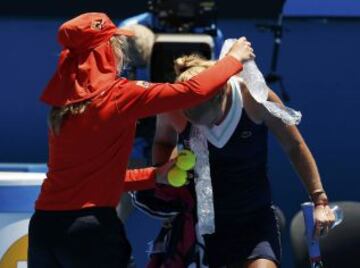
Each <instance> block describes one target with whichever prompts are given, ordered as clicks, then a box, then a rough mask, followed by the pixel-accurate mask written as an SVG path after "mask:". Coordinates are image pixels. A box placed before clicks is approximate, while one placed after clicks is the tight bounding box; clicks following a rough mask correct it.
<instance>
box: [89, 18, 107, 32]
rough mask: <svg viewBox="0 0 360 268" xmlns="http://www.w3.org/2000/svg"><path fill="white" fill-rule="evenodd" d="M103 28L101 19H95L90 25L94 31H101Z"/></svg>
mask: <svg viewBox="0 0 360 268" xmlns="http://www.w3.org/2000/svg"><path fill="white" fill-rule="evenodd" d="M103 27H104V21H103V20H102V19H97V20H94V21H93V22H92V23H91V29H93V30H96V31H101V30H102V29H103Z"/></svg>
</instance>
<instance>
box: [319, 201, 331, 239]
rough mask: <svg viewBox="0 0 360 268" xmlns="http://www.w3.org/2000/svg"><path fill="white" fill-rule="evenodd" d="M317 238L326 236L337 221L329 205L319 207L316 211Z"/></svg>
mask: <svg viewBox="0 0 360 268" xmlns="http://www.w3.org/2000/svg"><path fill="white" fill-rule="evenodd" d="M314 221H315V230H314V231H315V234H314V235H315V238H317V239H319V238H320V236H325V235H327V233H328V232H329V230H330V229H331V226H332V224H333V223H334V221H335V215H334V212H333V211H332V210H331V208H330V207H329V206H328V205H317V206H316V207H315V209H314Z"/></svg>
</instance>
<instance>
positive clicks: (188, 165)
mask: <svg viewBox="0 0 360 268" xmlns="http://www.w3.org/2000/svg"><path fill="white" fill-rule="evenodd" d="M195 164H196V156H195V154H194V153H193V152H192V151H190V150H182V151H180V152H179V155H178V157H177V159H176V166H177V167H178V168H180V169H183V170H190V169H193V168H194V167H195Z"/></svg>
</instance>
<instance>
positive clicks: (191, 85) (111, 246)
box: [28, 13, 254, 268]
mask: <svg viewBox="0 0 360 268" xmlns="http://www.w3.org/2000/svg"><path fill="white" fill-rule="evenodd" d="M130 35H132V33H131V32H129V31H126V30H122V29H117V27H116V26H115V25H114V24H113V23H112V22H111V20H110V19H109V18H108V17H107V16H106V15H105V14H103V13H86V14H82V15H80V16H78V17H76V18H74V19H72V20H70V21H67V22H65V23H64V24H63V25H62V26H61V27H60V29H59V32H58V38H59V42H60V44H61V45H62V46H63V50H62V52H61V55H60V59H59V62H58V66H57V70H56V72H55V75H54V76H53V78H52V79H51V80H50V82H49V84H48V86H47V87H46V89H45V91H44V93H43V95H42V97H41V100H42V101H43V102H45V103H46V104H48V105H50V106H52V109H51V112H50V116H49V129H50V130H49V161H48V166H49V172H48V173H47V178H46V179H45V180H44V183H43V185H42V188H41V193H40V195H39V197H38V200H37V201H36V204H35V208H36V211H35V213H34V215H33V217H32V219H31V221H30V226H29V260H28V263H29V267H30V268H42V267H46V268H49V267H74V268H75V267H76V268H79V267H87V268H90V267H107V268H112V267H126V265H127V262H128V260H129V257H130V252H131V247H130V244H129V242H128V240H127V238H126V235H125V232H124V229H123V225H122V223H121V221H120V220H119V219H118V217H117V216H116V211H115V207H116V205H117V203H118V201H119V199H120V197H121V194H122V193H123V192H124V191H129V190H141V189H147V188H152V187H153V186H154V185H155V183H156V182H162V180H164V179H162V178H163V177H164V176H161V175H162V174H163V173H165V171H166V170H167V166H165V167H162V168H158V169H157V168H146V169H139V170H127V164H128V159H129V155H130V152H131V147H132V143H133V137H134V133H135V128H136V121H137V120H138V119H139V118H143V117H147V116H151V115H155V114H158V113H164V112H169V111H172V110H178V109H184V108H188V107H191V106H194V105H196V104H198V103H200V102H202V101H205V100H207V99H209V98H210V97H212V96H213V95H215V94H216V92H217V90H218V89H220V88H221V87H222V85H224V84H225V83H226V81H227V80H228V79H229V78H230V77H231V76H232V75H234V74H236V73H238V72H239V71H241V69H242V62H244V61H246V60H248V59H251V58H253V57H254V54H253V49H252V48H251V45H250V43H249V42H248V41H246V39H245V38H240V39H239V40H238V41H237V42H236V43H235V45H234V46H233V47H232V49H231V50H230V52H229V54H228V56H226V57H225V58H224V59H223V60H221V61H219V62H218V63H217V64H216V65H215V66H214V67H211V68H209V69H208V70H206V71H204V72H202V73H201V74H199V75H197V76H195V77H194V78H192V79H190V80H188V81H186V82H182V83H177V84H151V83H147V82H141V81H128V80H126V79H124V78H119V77H118V76H117V75H118V73H119V71H120V70H121V67H122V65H123V61H124V58H125V55H124V54H123V50H122V46H123V44H124V40H125V39H124V36H130ZM157 175H158V176H157Z"/></svg>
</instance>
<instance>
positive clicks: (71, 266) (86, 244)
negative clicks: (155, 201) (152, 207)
mask: <svg viewBox="0 0 360 268" xmlns="http://www.w3.org/2000/svg"><path fill="white" fill-rule="evenodd" d="M130 255H131V246H130V243H129V241H128V240H127V238H126V235H125V231H124V226H123V224H122V222H121V220H120V219H119V218H118V216H117V214H116V211H115V208H90V209H82V210H78V211H60V212H59V211H36V212H35V213H34V215H33V216H32V218H31V220H30V225H29V252H28V267H29V268H53V267H54V268H55V267H62V268H82V267H84V268H85V267H86V268H103V267H104V268H105V267H106V268H126V267H127V264H128V262H129V259H130Z"/></svg>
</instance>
